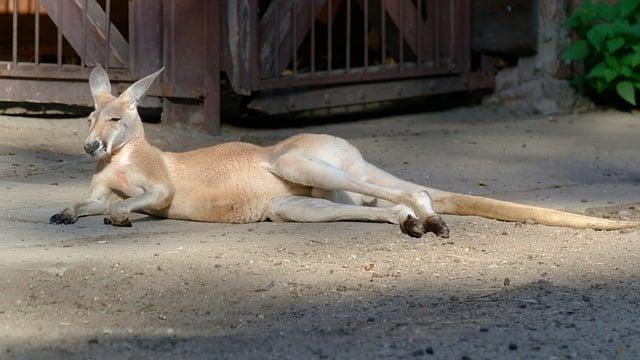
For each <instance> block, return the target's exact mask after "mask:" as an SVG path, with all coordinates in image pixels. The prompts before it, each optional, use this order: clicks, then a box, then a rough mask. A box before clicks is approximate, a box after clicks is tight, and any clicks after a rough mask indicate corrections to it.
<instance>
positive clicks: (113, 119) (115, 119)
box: [109, 117, 120, 121]
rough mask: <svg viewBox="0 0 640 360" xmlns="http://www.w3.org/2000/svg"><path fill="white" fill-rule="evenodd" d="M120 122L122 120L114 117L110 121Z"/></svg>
mask: <svg viewBox="0 0 640 360" xmlns="http://www.w3.org/2000/svg"><path fill="white" fill-rule="evenodd" d="M118 120H120V118H118V117H113V118H110V119H109V121H118Z"/></svg>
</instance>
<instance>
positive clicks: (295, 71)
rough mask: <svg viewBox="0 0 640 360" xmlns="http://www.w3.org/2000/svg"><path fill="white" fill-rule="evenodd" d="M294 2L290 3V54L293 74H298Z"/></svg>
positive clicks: (296, 27)
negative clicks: (291, 30) (291, 32)
mask: <svg viewBox="0 0 640 360" xmlns="http://www.w3.org/2000/svg"><path fill="white" fill-rule="evenodd" d="M296 3H297V1H293V4H292V5H291V27H292V29H293V34H292V37H291V54H293V76H296V75H298V22H297V20H296V18H297V16H296Z"/></svg>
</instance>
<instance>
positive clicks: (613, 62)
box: [604, 54, 620, 71]
mask: <svg viewBox="0 0 640 360" xmlns="http://www.w3.org/2000/svg"><path fill="white" fill-rule="evenodd" d="M604 61H605V62H606V63H607V65H608V66H609V67H610V68H611V69H613V70H615V71H619V70H620V62H619V61H618V59H617V58H616V57H615V56H613V55H609V54H606V55H605V57H604Z"/></svg>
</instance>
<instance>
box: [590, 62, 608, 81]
mask: <svg viewBox="0 0 640 360" xmlns="http://www.w3.org/2000/svg"><path fill="white" fill-rule="evenodd" d="M606 70H607V64H605V63H604V62H601V63H599V64H598V65H596V66H594V67H593V68H591V71H589V73H588V74H587V78H597V77H604V72H605V71H606Z"/></svg>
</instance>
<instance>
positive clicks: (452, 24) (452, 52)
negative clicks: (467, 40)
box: [448, 0, 460, 70]
mask: <svg viewBox="0 0 640 360" xmlns="http://www.w3.org/2000/svg"><path fill="white" fill-rule="evenodd" d="M457 3H458V2H457V1H456V0H451V1H450V2H449V4H450V5H449V8H450V9H449V16H451V20H450V21H449V26H450V28H451V34H450V35H449V38H450V39H451V41H449V64H448V65H449V70H453V69H454V68H455V67H456V64H455V61H456V60H455V55H456V50H455V47H456V45H457V44H459V43H460V39H458V38H457V32H456V18H457V17H458V16H456V15H459V13H458V12H456V9H455V5H456V4H457Z"/></svg>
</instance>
